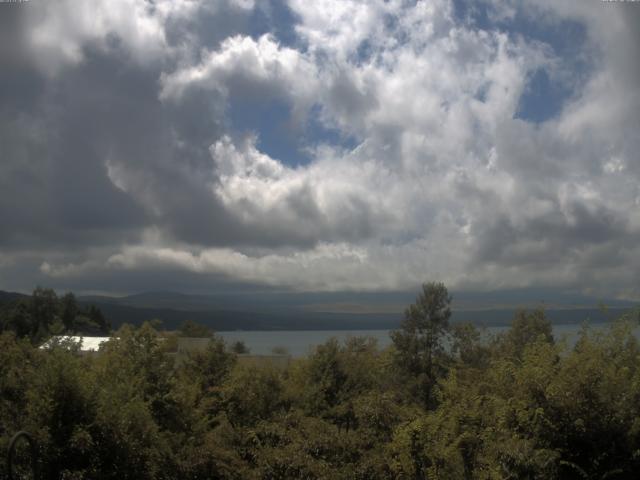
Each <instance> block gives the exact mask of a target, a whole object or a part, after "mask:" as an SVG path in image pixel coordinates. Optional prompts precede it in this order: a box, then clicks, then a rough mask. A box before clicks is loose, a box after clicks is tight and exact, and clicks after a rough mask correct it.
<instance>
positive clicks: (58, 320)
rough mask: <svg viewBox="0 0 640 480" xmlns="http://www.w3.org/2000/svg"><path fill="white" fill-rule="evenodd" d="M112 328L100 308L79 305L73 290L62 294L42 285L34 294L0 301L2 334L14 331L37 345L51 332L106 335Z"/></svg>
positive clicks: (56, 333)
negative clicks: (59, 294) (59, 295)
mask: <svg viewBox="0 0 640 480" xmlns="http://www.w3.org/2000/svg"><path fill="white" fill-rule="evenodd" d="M110 330H111V325H110V324H109V321H108V320H107V319H106V318H105V317H104V315H103V314H102V312H101V311H100V309H99V308H97V307H96V306H94V305H87V306H82V305H79V304H78V302H77V301H76V297H75V295H74V294H73V293H70V292H69V293H66V294H65V295H63V296H61V297H58V295H57V294H56V292H55V291H53V290H52V289H50V288H42V287H38V288H36V289H35V290H34V291H33V294H32V295H31V296H18V297H17V298H14V299H11V300H8V301H5V302H3V303H0V333H2V332H5V331H8V332H13V333H14V334H15V336H16V337H18V338H25V337H26V338H29V339H30V340H31V343H33V344H37V343H39V342H42V341H43V340H45V339H47V338H49V337H50V336H51V335H100V334H103V335H106V334H108V333H109V331H110Z"/></svg>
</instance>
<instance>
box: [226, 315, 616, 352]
mask: <svg viewBox="0 0 640 480" xmlns="http://www.w3.org/2000/svg"><path fill="white" fill-rule="evenodd" d="M607 326H608V324H605V323H601V324H592V325H590V328H591V329H594V330H596V329H600V330H601V329H605V328H607ZM508 328H509V327H507V326H500V327H486V328H485V330H484V333H485V335H486V336H490V335H496V334H497V333H500V332H504V331H505V330H507V329H508ZM581 329H582V324H567V325H554V326H553V335H554V337H555V338H556V340H561V339H563V338H566V341H567V343H568V345H573V344H575V342H576V341H577V339H578V335H579V332H580V330H581ZM389 332H391V330H284V331H234V332H217V334H218V335H220V336H221V337H222V338H224V340H225V341H226V342H227V343H232V342H236V341H238V340H241V341H243V342H244V343H245V345H246V346H247V347H248V348H249V350H250V351H251V353H253V354H256V355H268V354H270V353H272V350H273V349H274V348H275V347H284V348H285V349H286V350H287V352H288V353H289V354H291V355H292V356H294V357H302V356H305V355H307V354H309V353H310V352H311V351H312V350H313V348H314V347H315V346H317V345H320V344H322V343H324V342H326V341H327V340H328V339H330V338H332V337H335V338H337V339H338V340H339V341H341V342H342V341H343V340H345V339H347V338H349V337H373V338H375V339H376V340H377V341H378V346H379V347H381V348H384V347H386V346H388V345H389V344H390V343H391V338H390V337H389Z"/></svg>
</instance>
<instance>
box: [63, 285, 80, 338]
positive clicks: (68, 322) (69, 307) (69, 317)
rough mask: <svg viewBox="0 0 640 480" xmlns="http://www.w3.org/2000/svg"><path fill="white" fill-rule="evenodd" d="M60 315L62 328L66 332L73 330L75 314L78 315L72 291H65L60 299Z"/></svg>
mask: <svg viewBox="0 0 640 480" xmlns="http://www.w3.org/2000/svg"><path fill="white" fill-rule="evenodd" d="M60 304H61V315H60V316H61V317H62V323H63V324H64V328H65V330H66V331H67V332H73V328H74V323H75V320H76V316H77V315H78V304H77V303H76V297H75V295H74V294H73V293H71V292H69V293H66V294H65V295H64V296H63V297H62V298H61V299H60Z"/></svg>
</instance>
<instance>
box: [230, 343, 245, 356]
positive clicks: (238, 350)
mask: <svg viewBox="0 0 640 480" xmlns="http://www.w3.org/2000/svg"><path fill="white" fill-rule="evenodd" d="M231 351H232V352H233V353H235V354H238V355H242V354H246V353H249V348H248V347H247V346H246V345H245V343H244V342H243V341H242V340H238V341H237V342H234V343H233V345H231Z"/></svg>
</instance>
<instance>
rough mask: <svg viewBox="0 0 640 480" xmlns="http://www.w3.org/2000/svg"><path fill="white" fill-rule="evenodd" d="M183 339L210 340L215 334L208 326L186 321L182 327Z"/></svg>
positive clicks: (181, 334)
mask: <svg viewBox="0 0 640 480" xmlns="http://www.w3.org/2000/svg"><path fill="white" fill-rule="evenodd" d="M180 336H181V337H194V338H209V337H211V336H213V332H212V331H211V329H210V328H209V327H207V326H206V325H202V324H200V323H197V322H194V321H193V320H185V321H184V322H183V323H182V325H180Z"/></svg>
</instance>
